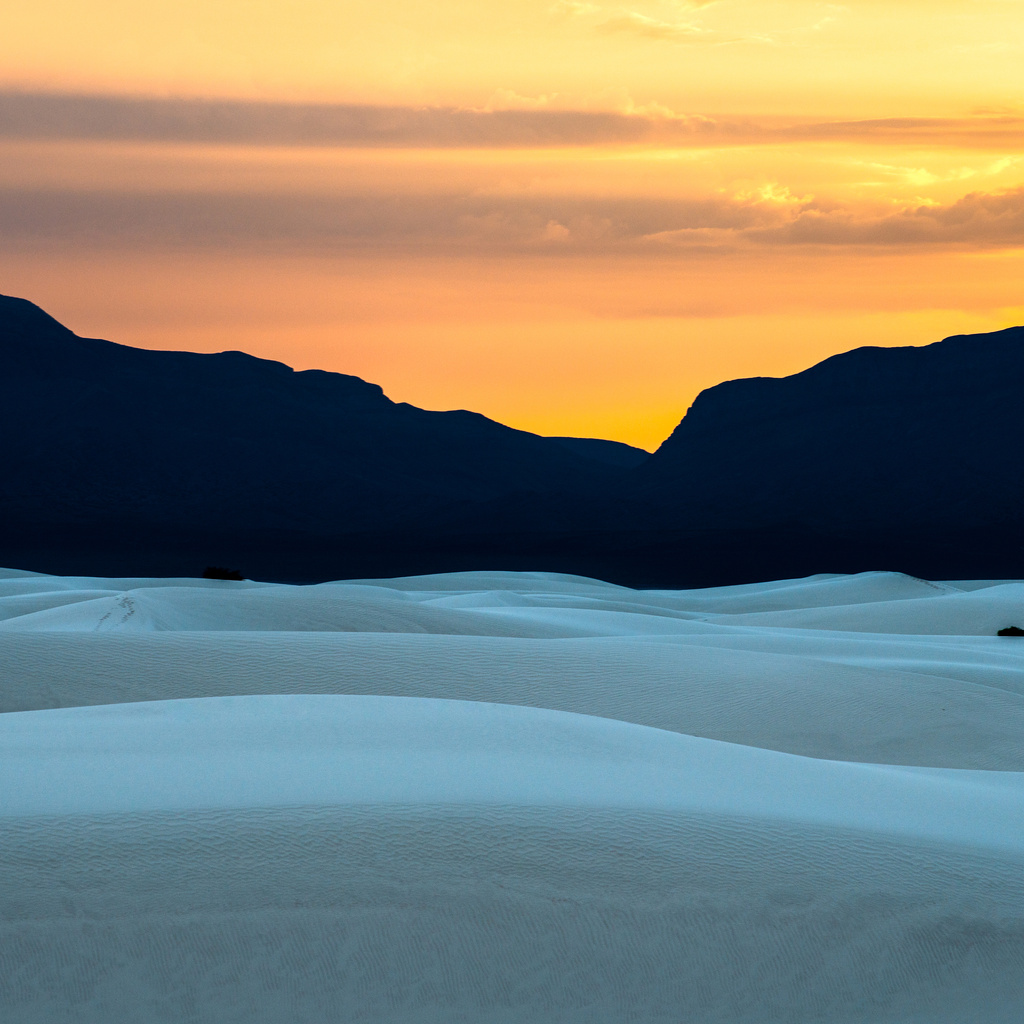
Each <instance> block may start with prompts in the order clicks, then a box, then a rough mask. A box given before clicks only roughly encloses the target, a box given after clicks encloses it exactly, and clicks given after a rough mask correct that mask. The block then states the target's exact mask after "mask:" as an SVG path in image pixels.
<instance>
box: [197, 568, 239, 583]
mask: <svg viewBox="0 0 1024 1024" xmlns="http://www.w3.org/2000/svg"><path fill="white" fill-rule="evenodd" d="M203 579H204V580H244V579H245V577H244V576H243V575H242V574H241V573H240V572H239V571H238V570H237V569H225V568H224V566H222V565H208V566H207V567H206V568H205V569H204V570H203Z"/></svg>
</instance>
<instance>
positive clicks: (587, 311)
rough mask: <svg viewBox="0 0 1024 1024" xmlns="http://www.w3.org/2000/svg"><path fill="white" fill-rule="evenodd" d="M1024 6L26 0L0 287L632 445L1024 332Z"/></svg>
mask: <svg viewBox="0 0 1024 1024" xmlns="http://www.w3.org/2000/svg"><path fill="white" fill-rule="evenodd" d="M1021 66H1024V0H929V2H928V3H925V2H924V0H913V2H904V3H900V2H890V3H886V2H883V0H857V2H856V3H851V4H848V5H844V4H829V3H816V2H804V0H785V2H777V3H772V2H770V0H758V2H754V0H751V2H745V0H719V2H711V3H699V2H686V0H638V2H634V3H625V4H609V3H587V2H566V0H560V2H538V3H535V2H533V0H523V2H521V3H519V4H514V5H509V4H497V3H486V2H480V0H475V2H470V0H464V2H463V0H458V2H455V0H441V2H437V3H434V4H432V5H424V4H422V3H413V2H411V0H402V2H398V0H375V2H373V3H370V2H332V3H328V2H325V0H295V2H292V3H290V4H288V5H285V4H282V3H271V2H264V3H259V2H252V0H249V2H246V3H244V4H243V3H241V2H235V0H227V2H221V3H218V4H217V5H212V6H211V5H209V4H206V3H203V4H199V3H196V2H192V0H179V2H177V3H175V4H170V3H167V2H158V3H155V4H148V5H146V6H145V7H140V6H138V5H136V4H129V3H127V2H114V0H98V2H96V3H93V4H91V5H82V4H80V3H78V2H75V3H71V2H69V0H65V2H59V0H42V2H37V3H35V4H33V5H32V6H31V7H30V8H27V9H25V10H22V11H20V12H15V13H13V14H8V15H7V17H6V18H5V28H4V33H3V34H2V35H0V68H3V69H4V71H3V73H2V75H0V239H2V242H0V291H3V292H5V293H7V294H16V295H23V296H25V297H27V298H31V299H33V300H34V301H36V302H38V303H40V304H41V305H43V306H44V307H45V308H47V309H48V310H49V311H50V312H52V313H54V315H56V316H58V317H59V318H60V319H62V320H63V321H64V322H66V323H67V324H68V325H69V326H71V327H72V328H73V329H75V330H76V331H78V332H79V333H82V334H93V335H99V336H106V337H110V338H112V339H114V340H117V341H122V342H125V343H128V344H137V345H146V346H152V347H174V348H188V349H195V350H202V351H210V350H218V349H223V348H241V349H244V350H246V351H250V352H253V353H255V354H258V355H264V356H268V357H273V358H278V359H281V360H284V361H286V362H289V363H291V364H292V365H295V366H298V367H308V366H320V367H324V368H327V369H334V370H340V371H343V372H348V373H355V374H358V375H360V376H362V377H365V378H367V379H369V380H372V381H374V382H376V383H379V384H381V385H382V386H383V387H384V389H385V391H386V392H387V393H388V394H389V395H390V396H391V397H392V398H395V399H396V400H405V401H410V402H413V403H415V404H418V405H422V406H425V407H428V408H452V407H464V408H471V409H475V410H477V411H480V412H483V413H486V414H487V415H490V416H493V417H494V418H496V419H499V420H502V421H503V422H506V423H509V424H511V425H514V426H519V427H523V428H526V429H531V430H536V431H538V432H541V433H565V434H588V435H591V436H605V437H614V438H617V439H620V440H625V441H629V442H631V443H634V444H640V445H642V446H644V447H648V448H653V447H655V446H656V445H657V444H658V443H659V442H660V441H661V440H662V439H663V438H664V437H665V435H666V434H667V433H668V432H669V431H670V430H671V428H672V427H673V426H674V425H675V423H676V422H677V421H678V420H679V418H680V417H681V416H682V414H683V413H684V412H685V410H686V408H687V406H688V405H689V403H690V402H691V401H692V399H693V397H694V395H695V394H696V393H697V391H698V390H700V389H701V388H703V387H707V386H709V385H711V384H714V383H716V382H718V381H720V380H722V379H725V378H728V377H735V376H747V375H754V374H784V373H790V372H793V371H795V370H799V369H801V368H803V367H805V366H807V365H809V364H810V363H812V362H814V361H816V360H818V359H821V358H823V357H824V356H827V355H829V354H831V353H833V352H837V351H842V350H845V349H848V348H851V347H854V346H856V345H859V344H883V345H893V344H908V343H909V344H921V343H926V342H929V341H934V340H938V339H939V338H941V337H943V336H946V335H949V334H953V333H957V332H963V331H981V330H992V329H996V328H1000V327H1005V326H1008V325H1010V324H1013V323H1022V322H1024V288H1022V286H1021V284H1020V282H1021V281H1022V280H1024V274H1022V271H1024V96H1022V85H1021V83H1022V82H1024V79H1022V77H1021V75H1020V72H1019V68H1020V67H1021Z"/></svg>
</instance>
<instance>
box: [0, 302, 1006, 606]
mask: <svg viewBox="0 0 1024 1024" xmlns="http://www.w3.org/2000/svg"><path fill="white" fill-rule="evenodd" d="M1022 371H1024V329H1022V328H1013V329H1010V330H1007V331H1000V332H996V333H994V334H987V335H973V336H962V337H955V338H949V339H947V340H946V341H943V342H939V343H937V344H934V345H930V346H926V347H923V348H897V349H892V348H888V349H886V348H870V347H868V348H860V349H856V350H854V351H852V352H847V353H845V354H843V355H839V356H835V357H833V358H831V359H827V360H825V361H824V362H822V363H820V364H818V365H817V366H814V367H812V368H810V369H809V370H806V371H804V372H803V373H798V374H795V375H793V376H791V377H785V378H778V379H776V378H752V379H748V380H736V381H729V382H726V383H724V384H721V385H718V386H717V387H714V388H710V389H708V390H707V391H704V392H702V393H701V394H700V395H699V396H698V397H697V399H696V401H695V402H694V403H693V406H692V407H691V409H690V410H689V411H688V413H687V414H686V416H685V417H684V419H683V420H682V422H681V423H680V424H679V426H678V427H677V428H676V429H675V431H673V433H672V435H671V436H670V437H669V438H668V439H667V440H666V441H665V443H664V444H663V445H662V446H661V447H660V448H659V449H658V451H657V452H655V453H654V455H651V456H648V454H647V453H646V452H642V451H640V450H639V449H634V448H631V447H630V446H628V445H622V444H619V443H617V442H611V441H604V440H599V439H591V438H546V437H541V436H538V435H536V434H531V433H528V432H526V431H520V430H514V429H512V428H510V427H506V426H503V425H502V424H499V423H496V422H494V421H492V420H489V419H487V418H486V417H484V416H480V415H478V414H475V413H470V412H465V411H454V412H430V411H426V410H423V409H418V408H416V407H414V406H411V405H407V404H404V403H395V402H392V401H390V400H389V399H388V398H387V397H386V396H385V395H384V393H383V391H382V390H381V389H380V388H379V387H377V386H376V385H374V384H370V383H367V382H366V381H363V380H361V379H359V378H358V377H352V376H347V375H344V374H339V373H327V372H324V371H320V370H306V371H294V370H292V369H290V368H289V367H287V366H285V365H283V364H281V363H277V362H273V361H269V360H264V359H257V358H255V357H252V356H249V355H245V354H244V353H241V352H224V353H219V354H215V355H200V354H196V353H188V352H164V351H151V350H144V349H135V348H130V347H127V346H123V345H117V344H113V343H111V342H107V341H100V340H96V339H87V338H80V337H78V336H77V335H75V334H73V333H72V332H71V331H70V330H68V329H67V328H65V327H64V326H62V325H61V324H60V323H58V322H57V321H56V320H54V319H53V318H52V317H50V316H48V315H47V314H46V313H45V312H43V311H42V310H41V309H39V308H38V307H37V306H35V305H33V304H32V303H30V302H28V301H26V300H24V299H16V298H9V297H0V431H2V436H3V437H4V438H5V439H6V441H5V444H4V446H3V454H2V456H0V563H2V564H8V565H14V566H19V567H23V568H33V569H39V570H42V571H49V572H58V573H93V574H100V575H129V574H160V575H198V574H199V573H200V572H202V571H203V568H204V567H205V566H210V565H229V564H230V565H231V566H237V567H238V568H239V569H240V570H241V571H242V572H243V573H244V574H245V575H247V576H249V577H252V578H265V579H284V580H296V581H308V580H315V579H328V578H344V577H349V578H351V577H358V576H390V575H405V574H412V573H418V572H433V571H452V570H458V569H471V568H483V567H487V568H510V569H546V570H552V571H566V572H577V573H581V574H585V575H592V576H598V577H601V578H604V579H609V580H613V581H616V582H623V583H629V584H632V585H641V586H695V585H717V584H724V583H732V582H748V581H751V580H756V579H768V578H782V577H789V576H799V575H807V574H810V573H815V572H850V571H858V570H861V569H875V568H886V569H896V570H902V571H907V572H912V573H914V574H915V575H921V576H930V577H931V578H955V577H960V578H966V577H971V576H974V577H992V578H999V577H1008V576H1019V575H1024V521H1022V513H1021V509H1022V508H1024V474H1022V473H1021V471H1020V466H1019V455H1018V453H1017V444H1018V441H1017V439H1018V437H1019V435H1020V427H1019V423H1020V419H1021V409H1022V399H1024V385H1022V381H1024V372H1022Z"/></svg>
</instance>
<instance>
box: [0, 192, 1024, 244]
mask: <svg viewBox="0 0 1024 1024" xmlns="http://www.w3.org/2000/svg"><path fill="white" fill-rule="evenodd" d="M0 235H2V236H3V237H4V239H5V245H7V246H8V248H14V247H17V246H19V245H20V246H33V245H39V244H42V245H48V246H52V245H54V244H59V245H62V246H63V245H71V246H74V247H77V248H79V249H80V248H82V247H83V246H98V247H102V248H115V249H122V250H123V249H129V250H131V249H154V248H155V249H172V250H174V249H181V250H233V251H243V252H244V251H254V252H261V253H266V252H268V251H290V252H301V253H328V254H330V253H335V254H344V253H352V252H366V251H373V252H376V253H380V254H386V253H389V252H391V253H402V254H416V253H421V254H424V255H430V254H438V253H455V254H457V253H465V254H478V255H487V254H494V255H515V254H542V253H548V254H564V253H576V254H591V255H613V254H616V253H619V254H626V253H633V254H639V253H646V254H647V255H649V256H657V255H661V256H672V255H673V254H684V253H686V252H688V251H694V250H703V249H707V248H717V249H722V248H749V247H772V246H775V247H791V246H845V247H863V246H876V247H890V248H892V247H920V246H931V247H945V248H951V249H960V250H976V249H986V248H1017V247H1024V189H1015V190H1010V191H1004V192H988V193H986V192H971V193H968V194H967V195H964V196H962V197H961V198H959V199H958V200H956V201H955V202H952V203H949V204H945V205H942V204H938V203H934V202H932V203H926V204H915V205H913V206H908V207H906V208H904V209H900V210H897V211H894V212H880V211H879V210H878V209H869V208H865V207H856V206H849V205H846V206H843V205H838V204H829V203H826V202H823V201H821V200H818V199H815V198H814V197H813V196H809V195H807V196H799V195H793V194H791V193H790V192H789V191H788V190H787V189H785V188H784V187H783V186H780V185H778V184H776V183H767V184H765V185H764V186H762V187H760V188H757V189H753V190H749V191H746V192H743V193H739V194H736V195H732V196H727V195H714V196H709V197H707V198H704V199H692V200H685V201H684V200H670V199H651V198H647V199H641V198H636V197H625V198H607V197H567V196H543V195H540V196H538V195H506V196H494V195H478V194H466V193H459V192H449V193H445V194H440V195H439V194H436V193H434V194H430V195H426V194H412V195H410V194H402V195H390V194H379V193H378V194H375V193H371V192H363V193H360V194H346V195H331V194H301V195H300V194H293V193H287V192H265V193H259V194H252V193H210V192H194V191H179V192H143V193H123V192H115V191H97V190H90V191H73V190H56V189H51V190H41V189H35V190H33V189H24V188H22V189H15V188H11V189H5V190H0Z"/></svg>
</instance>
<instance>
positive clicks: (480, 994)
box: [0, 571, 1024, 1024]
mask: <svg viewBox="0 0 1024 1024" xmlns="http://www.w3.org/2000/svg"><path fill="white" fill-rule="evenodd" d="M1012 623H1018V624H1021V625H1024V584H1021V583H1005V582H984V581H975V582H971V583H945V584H943V583H928V582H925V581H921V580H915V579H911V578H908V577H904V576H899V575H894V574H885V573H872V574H863V575H860V576H854V577H842V576H822V577H814V578H811V579H808V580H798V581H783V582H779V583H771V584H758V585H752V586H746V587H730V588H722V589H717V590H707V591H693V592H650V591H648V592H637V591H631V590H627V589H624V588H620V587H614V586H610V585H608V584H604V583H600V582H597V581H593V580H585V579H578V578H574V577H563V576H553V575H548V574H521V573H519V574H514V573H494V574H483V573H464V574H452V575H447V576H436V577H424V578H416V579H405V580H387V581H363V582H361V583H336V584H326V585H323V586H319V587H305V588H294V587H284V586H277V585H270V584H258V583H231V582H217V581H196V580H97V579H66V578H54V577H47V576H40V575H36V574H31V573H22V572H17V571H6V572H3V573H2V574H0V710H2V711H4V712H7V713H5V714H0V859H2V862H3V863H2V871H0V1016H2V1018H3V1019H4V1020H5V1021H7V1020H10V1021H16V1022H19V1024H20V1022H25V1024H28V1022H50V1021H68V1022H72V1021H74V1022H79V1021H82V1022H85V1021H88V1022H97V1024H98V1022H121V1021H124V1022H128V1021H133V1022H134V1021H147V1022H151V1021H152V1022H156V1021H159V1022H163V1021H167V1022H172V1021H173V1022H182V1021H197V1022H199V1021H201V1022H207V1021H209V1022H211V1024H212V1022H223V1021H232V1022H233V1021H238V1022H242V1021H257V1022H262V1021H266V1022H286V1021H287V1022H290V1021H362V1020H365V1021H380V1022H384V1021H388V1022H391V1021H394V1022H403V1024H404V1022H408V1024H414V1022H415V1024H420V1022H438V1024H440V1022H442V1021H445V1022H447V1021H466V1022H471V1021H472V1022H477V1021H479V1022H488V1024H489V1022H501V1024H510V1022H517V1024H518V1022H548V1021H551V1022H561V1021H565V1022H570V1021H571V1022H576V1021H580V1022H583V1021H587V1022H602V1024H604V1022H608V1024H611V1022H620V1021H638V1022H639V1021H659V1022H660V1021H664V1022H669V1021H672V1022H681V1021H722V1022H734V1021H735V1022H741V1021H742V1022H751V1024H753V1022H765V1021H786V1022H804V1021H807V1022H810V1021H822V1022H824V1021H829V1022H850V1024H853V1022H858V1024H860V1022H863V1024H869V1022H872V1024H874V1022H892V1024H896V1022H900V1024H906V1022H909V1024H932V1022H954V1021H957V1022H960V1021H972V1022H982V1024H987V1022H1004V1021H1006V1022H1010V1021H1014V1022H1016V1021H1019V1019H1020V1014H1021V1009H1020V1008H1021V1006H1024V774H1021V773H1022V772H1024V640H1016V639H1013V638H999V637H996V636H995V635H994V634H995V633H996V631H997V630H998V629H999V628H1001V627H1003V626H1006V625H1009V624H1012Z"/></svg>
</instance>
